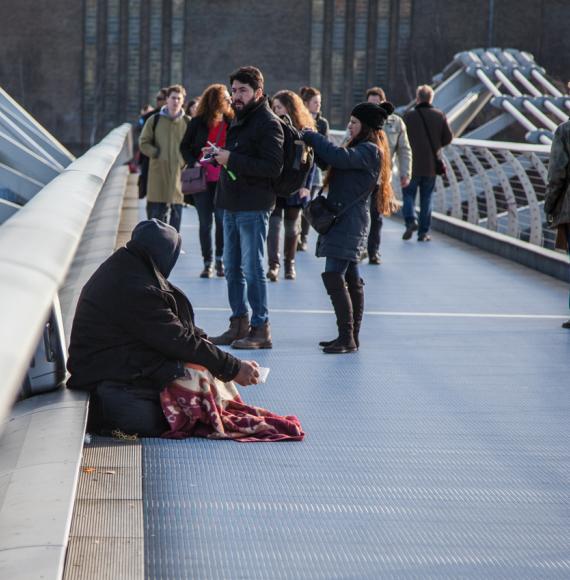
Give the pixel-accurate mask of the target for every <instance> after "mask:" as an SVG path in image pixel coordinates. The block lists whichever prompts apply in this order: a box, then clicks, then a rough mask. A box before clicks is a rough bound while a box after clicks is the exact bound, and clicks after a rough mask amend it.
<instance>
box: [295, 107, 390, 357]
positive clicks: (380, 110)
mask: <svg viewBox="0 0 570 580" xmlns="http://www.w3.org/2000/svg"><path fill="white" fill-rule="evenodd" d="M393 111H394V107H393V105H392V104H391V103H389V102H384V103H382V104H381V105H375V104H374V103H360V104H359V105H357V106H356V107H355V108H354V109H353V110H352V113H351V116H350V121H349V123H348V131H349V134H350V139H349V141H348V143H347V144H346V145H345V146H342V147H338V146H336V145H334V144H332V143H331V142H330V141H328V140H327V139H326V138H325V137H323V136H322V135H320V134H319V133H317V132H313V131H305V132H303V139H304V140H305V142H306V143H308V144H309V145H310V146H311V147H313V148H314V149H315V152H316V154H317V155H318V156H319V157H320V158H321V159H322V160H323V161H325V162H327V163H328V164H329V165H330V169H329V172H328V174H327V177H326V179H325V186H328V196H327V199H328V201H329V204H330V205H331V206H332V207H333V208H336V209H337V210H338V211H343V210H344V213H343V214H342V215H341V216H340V217H339V219H338V221H337V222H336V223H335V224H334V225H333V226H332V228H331V229H330V230H329V231H328V232H327V233H326V234H321V235H319V237H318V239H317V256H318V257H324V258H326V262H325V271H324V272H323V274H322V279H323V283H324V286H325V289H326V291H327V293H328V295H329V297H330V300H331V302H332V306H333V309H334V312H335V316H336V323H337V327H338V338H336V339H335V340H331V341H323V342H321V343H319V345H320V346H322V347H323V352H325V353H328V354H343V353H349V352H354V351H356V350H357V349H358V348H359V346H360V340H359V334H360V326H361V323H362V317H363V315H364V281H363V280H362V278H361V276H360V272H359V269H358V263H359V261H360V255H361V253H362V251H363V250H364V248H365V245H366V241H367V236H368V227H369V225H370V212H369V203H370V196H371V195H372V192H373V191H374V190H375V189H376V188H377V187H378V189H379V194H378V196H377V199H378V204H379V207H380V208H381V210H382V213H384V215H388V214H389V213H390V210H391V207H392V205H393V196H394V193H393V191H392V185H391V183H390V181H391V162H390V150H389V147H388V140H387V138H386V136H385V134H384V132H383V131H382V127H383V126H384V123H385V122H386V119H387V118H388V117H389V115H391V114H392V113H393Z"/></svg>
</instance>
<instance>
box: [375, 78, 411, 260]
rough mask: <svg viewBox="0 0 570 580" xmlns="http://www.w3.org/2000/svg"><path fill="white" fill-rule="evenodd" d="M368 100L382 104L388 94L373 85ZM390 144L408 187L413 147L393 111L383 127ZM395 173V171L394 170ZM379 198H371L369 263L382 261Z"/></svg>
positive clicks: (401, 122)
mask: <svg viewBox="0 0 570 580" xmlns="http://www.w3.org/2000/svg"><path fill="white" fill-rule="evenodd" d="M366 101H367V102H369V103H375V104H376V105H381V104H382V103H384V102H386V94H385V93H384V91H383V89H381V88H380V87H371V88H369V89H368V90H367V91H366ZM383 131H384V133H385V134H386V137H387V138H388V145H389V147H390V161H391V163H392V167H393V166H394V161H395V160H396V159H397V160H398V170H399V171H398V173H399V176H400V186H401V187H402V188H405V187H407V186H408V185H409V184H410V178H411V171H412V148H411V147H410V142H409V140H408V132H407V129H406V124H405V123H404V121H403V119H402V118H401V117H399V116H398V115H396V113H392V114H391V115H390V116H389V117H388V119H386V123H385V124H384V128H383ZM392 173H394V172H392ZM377 206H378V199H377V194H376V193H375V194H374V195H372V197H371V198H370V232H369V233H368V248H367V250H368V263H369V264H372V265H379V264H381V263H382V257H381V255H380V244H381V240H382V225H383V219H382V213H381V212H379V211H378V208H377Z"/></svg>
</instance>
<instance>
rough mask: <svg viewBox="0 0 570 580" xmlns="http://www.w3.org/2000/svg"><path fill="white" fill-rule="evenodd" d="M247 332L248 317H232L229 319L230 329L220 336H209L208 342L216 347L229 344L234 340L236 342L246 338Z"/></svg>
mask: <svg viewBox="0 0 570 580" xmlns="http://www.w3.org/2000/svg"><path fill="white" fill-rule="evenodd" d="M248 332H249V316H248V315H247V314H244V315H243V316H232V317H231V318H230V327H229V328H228V330H226V332H224V333H223V334H220V336H210V337H209V340H210V342H212V343H214V344H217V345H227V344H231V343H232V342H233V341H234V340H238V339H240V338H243V337H244V336H247V334H248Z"/></svg>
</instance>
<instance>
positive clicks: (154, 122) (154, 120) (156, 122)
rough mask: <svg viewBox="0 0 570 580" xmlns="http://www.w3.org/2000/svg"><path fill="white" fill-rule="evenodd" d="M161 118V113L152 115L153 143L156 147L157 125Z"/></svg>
mask: <svg viewBox="0 0 570 580" xmlns="http://www.w3.org/2000/svg"><path fill="white" fill-rule="evenodd" d="M159 118H160V113H155V114H154V115H153V116H152V145H153V147H156V140H155V134H156V126H157V125H158V121H159Z"/></svg>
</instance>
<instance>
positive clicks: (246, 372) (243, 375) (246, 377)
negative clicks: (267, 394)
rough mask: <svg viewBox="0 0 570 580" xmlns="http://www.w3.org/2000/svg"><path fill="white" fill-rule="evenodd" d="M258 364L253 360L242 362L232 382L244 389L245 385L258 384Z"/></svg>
mask: <svg viewBox="0 0 570 580" xmlns="http://www.w3.org/2000/svg"><path fill="white" fill-rule="evenodd" d="M258 369H259V364H258V363H257V362H255V361H254V360H242V361H241V366H240V368H239V371H238V374H237V375H236V376H235V377H234V381H235V382H236V383H237V384H238V385H241V386H242V387H245V386H247V385H257V383H258V382H259V371H258Z"/></svg>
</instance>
